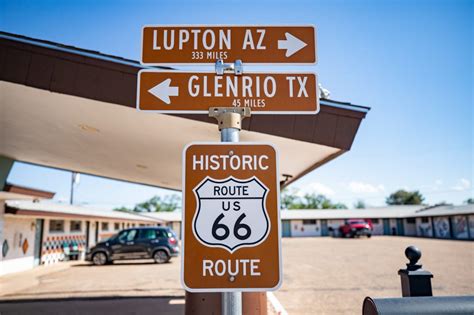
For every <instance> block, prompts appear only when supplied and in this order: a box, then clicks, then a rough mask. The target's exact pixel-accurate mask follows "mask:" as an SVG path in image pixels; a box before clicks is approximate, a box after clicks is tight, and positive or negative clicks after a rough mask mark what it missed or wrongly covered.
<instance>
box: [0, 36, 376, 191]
mask: <svg viewBox="0 0 474 315" xmlns="http://www.w3.org/2000/svg"><path fill="white" fill-rule="evenodd" d="M134 45H136V47H137V48H138V47H139V46H140V43H139V42H137V43H135V44H134ZM244 62H245V61H244ZM143 68H146V67H145V66H143V65H141V64H140V63H139V62H137V61H133V60H129V59H124V58H120V57H116V56H110V55H106V54H103V53H100V52H97V51H92V50H85V49H81V48H77V47H73V46H68V45H64V44H60V43H54V42H49V41H45V40H40V39H34V38H28V37H25V36H21V35H15V34H9V33H5V32H0V94H1V95H2V97H1V98H0V112H2V113H5V115H0V125H1V126H2V133H3V134H2V136H3V138H2V141H3V143H2V144H3V145H2V146H0V155H3V156H7V157H9V158H11V159H14V160H16V161H22V162H28V163H33V164H38V165H45V166H48V167H54V168H59V169H66V170H73V171H76V172H79V173H84V174H92V175H97V176H102V177H108V178H113V179H119V180H124V181H130V182H135V183H141V184H147V185H152V186H157V187H163V188H168V189H175V190H180V189H181V185H182V180H181V179H182V176H181V172H182V161H181V159H182V149H183V147H184V146H185V145H186V144H188V143H190V142H193V141H216V140H218V139H219V133H218V129H217V126H216V121H215V119H213V118H210V117H208V115H163V114H156V113H153V114H151V113H145V112H143V111H142V112H139V111H137V110H136V92H137V73H138V71H139V70H141V69H143ZM320 104H321V108H320V112H319V113H318V114H317V115H274V114H270V115H253V116H252V117H250V118H246V119H245V120H243V122H242V131H241V133H240V135H241V140H242V141H253V142H268V143H272V144H274V145H275V146H276V147H278V149H279V157H280V159H279V160H280V172H281V177H280V181H282V183H283V185H288V184H289V183H291V182H293V181H295V180H296V179H298V178H300V177H302V176H304V175H305V174H307V173H308V172H311V171H312V170H314V169H316V168H318V167H320V166H321V165H323V164H325V163H327V162H329V161H331V160H333V159H335V158H337V157H338V156H340V155H341V154H343V153H345V152H347V151H348V150H350V148H351V146H352V143H353V141H354V139H355V136H356V134H357V131H358V129H359V126H360V124H361V122H362V120H363V119H364V118H365V116H366V114H367V112H368V111H369V108H368V107H365V106H357V105H353V104H350V103H347V102H338V101H334V100H321V102H320ZM170 135H172V137H170ZM124 148H126V149H124ZM295 152H296V153H295ZM285 179H288V180H287V181H285Z"/></svg>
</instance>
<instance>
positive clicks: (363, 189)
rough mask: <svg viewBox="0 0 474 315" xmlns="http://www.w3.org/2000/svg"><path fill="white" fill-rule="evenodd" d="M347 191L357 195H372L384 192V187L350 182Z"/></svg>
mask: <svg viewBox="0 0 474 315" xmlns="http://www.w3.org/2000/svg"><path fill="white" fill-rule="evenodd" d="M349 190H350V191H351V192H353V193H358V194H373V193H378V192H382V191H385V187H384V186H383V185H382V184H379V185H372V184H368V183H363V182H356V181H352V182H350V183H349Z"/></svg>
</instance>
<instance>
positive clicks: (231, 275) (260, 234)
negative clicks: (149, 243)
mask: <svg viewBox="0 0 474 315" xmlns="http://www.w3.org/2000/svg"><path fill="white" fill-rule="evenodd" d="M183 163H184V167H183V171H184V172H183V221H182V222H183V228H182V233H183V243H182V253H183V254H182V269H181V281H182V284H183V286H184V288H185V289H186V290H187V291H190V292H216V291H221V292H222V291H224V292H225V291H269V290H276V289H278V287H279V286H280V284H281V254H280V217H279V185H278V179H279V178H278V174H277V170H278V166H277V163H278V160H277V152H276V150H275V148H274V147H273V146H271V145H269V144H259V143H193V144H190V145H188V146H187V147H186V148H185V150H184V152H183Z"/></svg>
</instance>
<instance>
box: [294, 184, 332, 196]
mask: <svg viewBox="0 0 474 315" xmlns="http://www.w3.org/2000/svg"><path fill="white" fill-rule="evenodd" d="M311 193H315V194H321V195H325V196H334V195H335V194H336V192H335V191H334V190H333V189H332V188H331V187H329V186H326V185H324V184H322V183H318V182H313V183H310V184H308V185H306V186H305V187H303V188H302V189H301V190H299V191H298V195H299V196H300V197H302V196H304V195H305V194H311Z"/></svg>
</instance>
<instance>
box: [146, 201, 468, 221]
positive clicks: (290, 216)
mask: <svg viewBox="0 0 474 315" xmlns="http://www.w3.org/2000/svg"><path fill="white" fill-rule="evenodd" d="M467 214H474V205H462V206H435V207H428V208H427V207H426V206H423V205H419V206H411V205H407V206H387V207H375V208H368V209H342V210H339V209H328V210H314V209H308V210H304V209H303V210H282V211H281V212H280V217H281V219H282V220H321V219H326V220H331V219H334V220H337V219H391V218H393V219H396V218H412V217H425V216H429V217H431V216H433V217H435V216H446V215H467ZM141 215H143V216H147V217H150V218H155V219H159V220H163V221H167V222H179V221H181V218H182V213H181V211H174V212H147V213H142V214H141Z"/></svg>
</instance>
